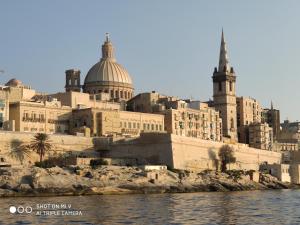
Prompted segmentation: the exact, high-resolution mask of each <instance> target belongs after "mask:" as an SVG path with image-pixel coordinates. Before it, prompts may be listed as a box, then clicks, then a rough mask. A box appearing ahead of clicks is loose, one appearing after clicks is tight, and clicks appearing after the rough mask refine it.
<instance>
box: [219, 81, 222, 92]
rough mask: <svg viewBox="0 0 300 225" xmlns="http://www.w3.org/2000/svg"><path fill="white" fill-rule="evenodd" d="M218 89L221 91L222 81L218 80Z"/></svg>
mask: <svg viewBox="0 0 300 225" xmlns="http://www.w3.org/2000/svg"><path fill="white" fill-rule="evenodd" d="M219 91H222V82H219Z"/></svg>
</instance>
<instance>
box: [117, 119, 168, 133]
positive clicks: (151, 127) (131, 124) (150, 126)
mask: <svg viewBox="0 0 300 225" xmlns="http://www.w3.org/2000/svg"><path fill="white" fill-rule="evenodd" d="M120 126H121V127H122V128H129V129H140V123H138V122H126V121H125V122H120ZM162 129H163V128H162V125H161V124H150V123H143V130H152V131H162Z"/></svg>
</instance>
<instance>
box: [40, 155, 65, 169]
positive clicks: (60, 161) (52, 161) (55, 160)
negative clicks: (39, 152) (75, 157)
mask: <svg viewBox="0 0 300 225" xmlns="http://www.w3.org/2000/svg"><path fill="white" fill-rule="evenodd" d="M65 164H66V159H65V158H64V157H50V158H48V159H45V160H43V161H41V162H35V164H34V165H35V166H37V167H41V168H51V167H55V166H58V167H63V166H65Z"/></svg>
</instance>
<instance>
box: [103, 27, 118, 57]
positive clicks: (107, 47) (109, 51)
mask: <svg viewBox="0 0 300 225" xmlns="http://www.w3.org/2000/svg"><path fill="white" fill-rule="evenodd" d="M101 60H109V61H113V62H115V61H116V59H115V56H114V46H113V45H112V43H111V41H110V38H109V33H105V41H104V44H103V45H102V58H101Z"/></svg>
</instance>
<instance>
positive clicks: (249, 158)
mask: <svg viewBox="0 0 300 225" xmlns="http://www.w3.org/2000/svg"><path fill="white" fill-rule="evenodd" d="M171 142H172V153H173V163H174V168H177V169H191V170H204V169H215V159H217V156H218V151H219V149H220V148H221V147H222V145H224V143H221V142H213V141H206V140H201V139H196V138H188V137H181V136H176V135H171ZM230 146H231V147H232V148H233V149H234V156H235V157H236V163H234V164H231V165H229V169H245V170H251V169H253V170H258V169H259V165H260V164H261V163H264V162H267V163H268V164H273V163H280V162H281V153H278V152H271V151H266V150H261V149H256V148H250V147H248V146H247V145H244V144H230Z"/></svg>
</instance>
